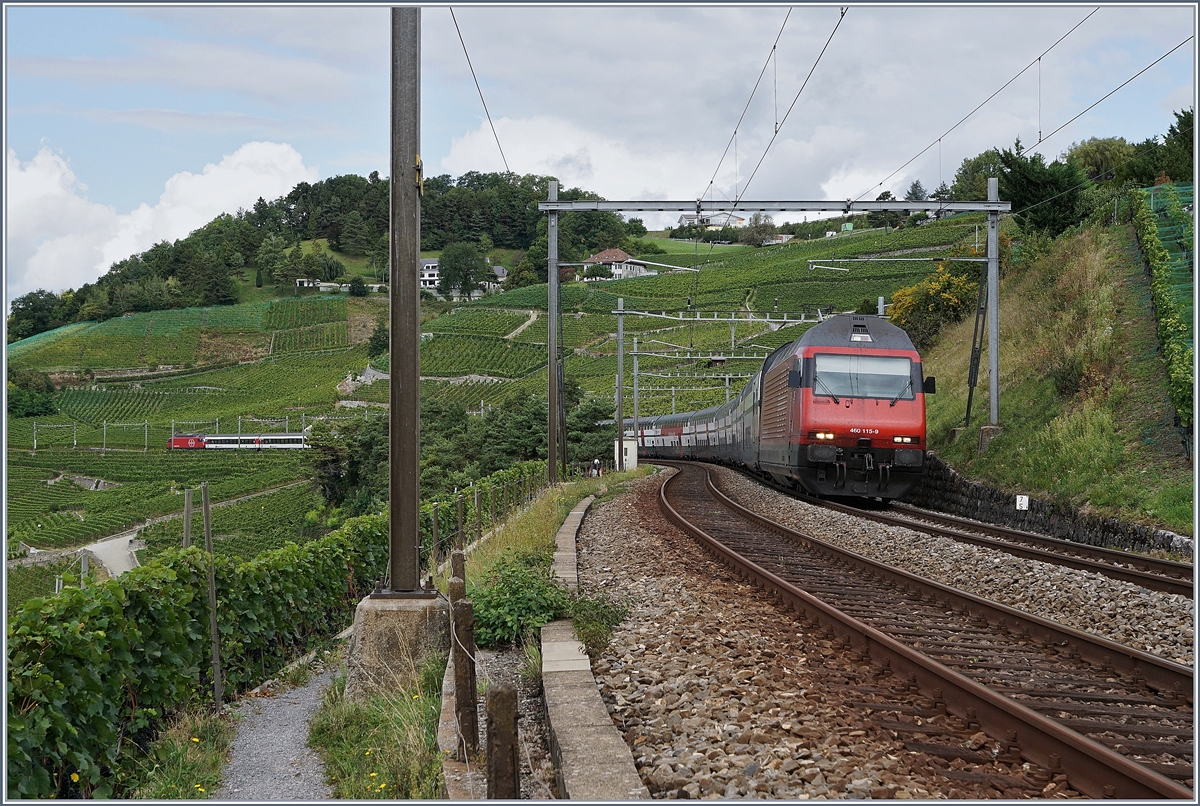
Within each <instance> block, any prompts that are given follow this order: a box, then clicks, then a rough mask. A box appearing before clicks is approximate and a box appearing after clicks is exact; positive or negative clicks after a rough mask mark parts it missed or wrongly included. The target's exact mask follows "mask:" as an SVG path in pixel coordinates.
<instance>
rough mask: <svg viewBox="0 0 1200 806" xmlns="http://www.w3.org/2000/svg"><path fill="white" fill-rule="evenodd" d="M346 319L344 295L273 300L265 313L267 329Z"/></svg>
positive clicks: (281, 328) (289, 327) (280, 328)
mask: <svg viewBox="0 0 1200 806" xmlns="http://www.w3.org/2000/svg"><path fill="white" fill-rule="evenodd" d="M345 319H346V300H345V298H344V297H296V298H293V299H277V300H272V302H271V304H270V305H269V306H268V307H267V309H266V312H265V313H264V315H263V324H262V326H263V327H264V328H266V329H267V330H294V329H295V328H301V327H309V326H310V325H319V324H324V323H325V322H342V321H345Z"/></svg>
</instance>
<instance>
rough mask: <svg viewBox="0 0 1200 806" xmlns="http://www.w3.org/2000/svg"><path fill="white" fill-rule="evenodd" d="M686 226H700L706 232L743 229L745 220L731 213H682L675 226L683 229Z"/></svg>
mask: <svg viewBox="0 0 1200 806" xmlns="http://www.w3.org/2000/svg"><path fill="white" fill-rule="evenodd" d="M688 224H700V225H702V226H703V227H704V228H705V229H706V230H714V229H721V228H722V227H744V226H746V219H744V218H742V217H741V216H736V215H733V214H732V213H701V214H699V215H697V214H696V213H684V214H683V215H681V216H679V222H678V224H677V226H680V227H683V226H687V225H688Z"/></svg>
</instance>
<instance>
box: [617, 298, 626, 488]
mask: <svg viewBox="0 0 1200 806" xmlns="http://www.w3.org/2000/svg"><path fill="white" fill-rule="evenodd" d="M624 310H625V298H624V297H617V471H618V472H624V471H625V314H624V313H623V311H624Z"/></svg>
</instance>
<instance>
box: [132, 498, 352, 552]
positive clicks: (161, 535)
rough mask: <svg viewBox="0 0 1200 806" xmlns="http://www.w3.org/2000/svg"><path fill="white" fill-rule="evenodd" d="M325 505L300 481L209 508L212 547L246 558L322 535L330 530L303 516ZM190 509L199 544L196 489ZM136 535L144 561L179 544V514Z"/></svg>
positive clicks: (200, 530) (200, 516) (200, 527)
mask: <svg viewBox="0 0 1200 806" xmlns="http://www.w3.org/2000/svg"><path fill="white" fill-rule="evenodd" d="M210 489H211V485H210ZM210 495H211V493H210ZM323 503H324V502H323V501H322V500H321V496H320V494H319V493H317V492H316V491H315V490H313V488H312V487H311V486H310V485H308V484H299V485H296V486H293V487H287V488H286V489H283V490H279V491H276V492H271V493H266V494H264V495H258V496H255V497H253V498H248V499H246V500H245V501H239V502H237V503H235V504H229V505H228V506H214V507H211V512H212V532H213V551H214V552H215V553H217V554H220V555H223V556H226V557H231V558H239V559H243V560H248V559H251V558H252V557H255V556H257V555H258V554H259V553H261V552H264V551H269V550H271V549H276V548H281V547H282V546H283V545H284V544H285V543H287V542H289V541H290V542H293V543H306V542H308V541H309V540H313V539H315V538H318V537H321V536H323V535H324V534H326V533H327V531H328V530H326V529H322V528H319V527H317V526H315V525H311V524H309V523H308V522H307V521H306V516H307V513H309V512H310V511H312V510H315V509H318V508H319V507H321V506H322V505H323ZM192 507H193V509H192V540H193V542H195V543H198V544H201V545H202V544H203V541H204V516H203V512H202V511H201V510H200V495H199V492H198V491H197V492H196V493H193V495H192ZM140 537H141V538H142V539H143V540H145V541H146V548H145V549H144V550H143V551H141V552H139V555H138V557H139V560H140V561H141V562H142V563H146V562H149V561H150V560H152V559H154V558H155V557H157V556H159V555H161V554H162V553H163V552H164V551H166V550H167V549H170V548H179V547H180V546H182V545H183V518H182V517H179V518H172V519H171V520H168V521H163V522H162V523H156V524H154V525H153V526H149V527H147V528H145V529H143V530H142V532H141V533H140Z"/></svg>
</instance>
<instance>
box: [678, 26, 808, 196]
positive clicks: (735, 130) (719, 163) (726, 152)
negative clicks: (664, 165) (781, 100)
mask: <svg viewBox="0 0 1200 806" xmlns="http://www.w3.org/2000/svg"><path fill="white" fill-rule="evenodd" d="M791 16H792V10H791V8H789V9H788V12H787V14H786V15H785V16H784V18H783V25H780V26H779V33H778V34H776V35H775V42H774V44H772V45H771V51H770V52H769V53H768V54H767V59H766V61H764V62H763V66H762V70H760V71H759V73H758V80H757V81H755V82H754V89H752V90H750V97H749V98H747V99H746V105H745V106H744V107H742V115H741V117H739V118H738V122H737V123H735V124H734V126H733V134H731V135H729V142H728V143H726V144H725V150H724V151H723V152H721V159H720V160H718V161H717V167H716V169H714V170H713V175H712V179H709V180H708V187H709V188H711V187H712V185H713V182H715V181H716V178H717V174H718V173H719V172H720V170H721V166H722V165H723V164H724V163H725V158H726V157H727V156H729V147H730V146H731V145H733V140H734V138H735V137H737V133H738V129H739V128H741V126H742V121H743V120H744V119H745V117H746V111H747V110H748V109H750V102H751V101H753V100H754V94H755V93H756V92H758V85H759V84H761V83H762V77H763V75H764V74H766V72H767V66H768V65H770V64H771V57H772V56H773V55H774V54H775V48H776V47H778V46H779V38H780V37H782V36H783V29H784V28H786V27H787V23H788V18H790V17H791ZM707 190H708V188H705V191H707ZM700 196H701V197H703V196H704V193H703V192H701V194H700Z"/></svg>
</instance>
